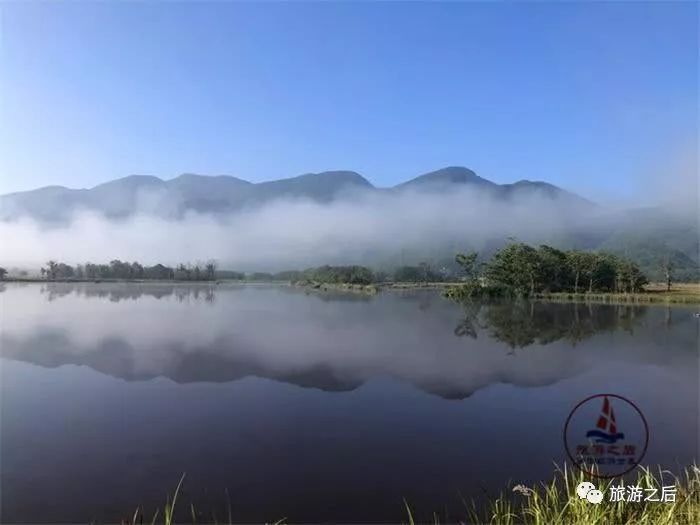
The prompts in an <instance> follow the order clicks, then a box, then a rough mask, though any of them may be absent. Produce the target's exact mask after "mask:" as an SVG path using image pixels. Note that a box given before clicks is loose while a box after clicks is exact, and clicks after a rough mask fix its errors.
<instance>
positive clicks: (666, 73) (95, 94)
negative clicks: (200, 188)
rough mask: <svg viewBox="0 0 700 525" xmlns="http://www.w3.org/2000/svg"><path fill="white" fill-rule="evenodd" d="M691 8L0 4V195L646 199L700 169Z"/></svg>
mask: <svg viewBox="0 0 700 525" xmlns="http://www.w3.org/2000/svg"><path fill="white" fill-rule="evenodd" d="M697 46H698V4H697V3H695V2H665V3H664V2H659V3H653V2H616V3H572V2H556V3H545V2H537V3H517V4H514V3H494V2H482V3H399V2H386V3H376V2H372V3H293V4H289V3H229V2H214V3H205V2H198V3H194V2H190V3H188V2H178V3H174V2H111V3H82V2H52V3H48V2H32V1H27V2H4V1H3V2H0V122H1V124H0V193H7V192H12V191H21V190H28V189H33V188H37V187H41V186H46V185H55V184H58V185H63V186H68V187H74V188H82V187H92V186H94V185H97V184H99V183H102V182H105V181H108V180H111V179H114V178H118V177H123V176H126V175H129V174H150V175H156V176H159V177H161V178H164V179H168V178H172V177H175V176H177V175H179V174H181V173H184V172H189V173H201V174H230V175H235V176H238V177H241V178H244V179H247V180H250V181H263V180H270V179H278V178H284V177H290V176H295V175H299V174H302V173H308V172H318V171H324V170H330V169H349V170H355V171H358V172H359V173H361V174H363V175H364V176H365V177H367V178H368V179H369V180H370V181H371V182H373V183H374V184H375V185H377V186H391V185H394V184H397V183H399V182H401V181H404V180H407V179H409V178H411V177H414V176H416V175H418V174H421V173H425V172H427V171H431V170H434V169H438V168H440V167H444V166H449V165H463V166H467V167H470V168H472V169H474V170H475V171H476V172H477V173H478V174H480V175H481V176H483V177H486V178H488V179H491V180H493V181H495V182H499V183H506V182H514V181H516V180H520V179H530V180H545V181H548V182H551V183H553V184H557V185H559V186H562V187H564V188H567V189H570V190H573V191H577V192H579V193H581V194H583V195H585V196H588V197H594V198H595V197H596V196H599V197H601V198H608V199H609V198H620V199H634V198H636V196H638V195H640V191H643V190H642V189H643V188H645V187H646V188H648V187H651V186H655V182H659V181H662V180H663V179H664V178H665V177H669V176H670V175H671V172H672V171H674V170H686V171H689V172H691V173H692V175H693V176H695V175H696V173H697V147H698V53H697V49H698V47H697Z"/></svg>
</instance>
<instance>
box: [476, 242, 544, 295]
mask: <svg viewBox="0 0 700 525" xmlns="http://www.w3.org/2000/svg"><path fill="white" fill-rule="evenodd" d="M539 262H540V261H539V257H538V254H537V250H535V249H534V248H533V247H532V246H528V245H527V244H524V243H513V244H509V245H508V246H506V247H505V248H502V249H501V250H499V251H497V252H496V253H495V254H494V256H493V258H492V259H491V261H490V262H489V264H488V265H487V267H486V272H487V273H486V275H487V278H488V280H489V281H490V282H491V284H492V285H495V286H497V287H503V288H506V289H508V290H509V291H510V292H511V293H513V294H514V295H528V294H529V295H534V293H535V291H536V289H537V286H538V284H539V283H538V276H539V275H538V272H539V269H540V264H539Z"/></svg>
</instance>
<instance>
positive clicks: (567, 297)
mask: <svg viewBox="0 0 700 525" xmlns="http://www.w3.org/2000/svg"><path fill="white" fill-rule="evenodd" d="M483 290H484V293H483V295H484V296H485V297H492V298H493V297H500V295H498V294H496V295H495V296H493V295H489V292H490V290H489V289H488V288H483ZM445 296H446V297H448V298H450V299H454V300H457V301H459V300H465V299H470V298H473V299H478V298H480V297H482V294H481V292H480V289H479V288H478V287H477V288H476V289H475V288H474V286H473V285H472V286H471V287H470V286H469V285H465V284H457V285H453V286H448V287H446V288H445ZM531 297H532V298H534V299H538V300H541V301H553V302H580V303H609V304H620V303H630V304H649V303H657V304H700V284H698V283H678V284H674V285H673V286H672V287H671V290H670V291H669V290H667V289H666V285H664V284H660V283H652V284H648V285H646V286H645V287H644V290H643V291H640V292H637V293H613V292H582V293H572V292H557V293H535V294H534V295H532V296H531Z"/></svg>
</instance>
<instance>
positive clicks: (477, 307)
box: [454, 301, 672, 349]
mask: <svg viewBox="0 0 700 525" xmlns="http://www.w3.org/2000/svg"><path fill="white" fill-rule="evenodd" d="M462 307H463V309H464V318H463V319H462V320H461V321H460V322H459V323H458V324H457V327H456V328H455V330H454V333H455V335H457V336H458V337H470V338H472V339H476V338H477V336H478V331H479V330H487V331H488V334H489V336H490V337H492V338H494V339H496V340H498V341H502V342H504V343H506V344H507V345H508V346H509V347H510V348H511V349H515V348H525V347H527V346H531V345H533V344H539V345H547V344H550V343H553V342H555V341H559V340H564V341H567V342H569V343H571V345H573V346H575V345H576V344H577V343H580V342H581V341H583V340H584V339H588V338H589V337H592V336H593V335H594V334H596V333H599V332H603V331H615V330H623V331H626V332H628V333H630V334H633V333H634V327H635V324H638V323H640V322H641V321H642V320H643V319H644V317H645V316H646V314H647V310H648V307H647V306H640V305H622V304H619V305H605V306H595V305H593V304H591V303H588V304H581V303H542V302H534V301H509V302H495V303H491V304H487V305H486V304H482V303H472V302H470V303H465V304H463V305H462ZM671 318H672V317H671V308H670V307H666V308H665V316H664V320H665V325H666V326H667V327H670V325H671Z"/></svg>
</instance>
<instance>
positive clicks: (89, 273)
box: [40, 259, 217, 281]
mask: <svg viewBox="0 0 700 525" xmlns="http://www.w3.org/2000/svg"><path fill="white" fill-rule="evenodd" d="M40 273H41V276H42V277H43V278H45V279H46V280H48V281H54V280H57V279H59V280H64V279H138V280H141V279H143V280H177V281H213V280H215V279H216V278H217V270H216V262H215V261H208V262H206V263H196V264H179V265H177V266H176V267H174V268H173V267H170V266H165V265H163V264H156V265H154V266H144V265H142V264H141V263H138V262H136V261H134V262H131V263H130V262H127V261H120V260H119V259H114V260H113V261H110V263H109V264H94V263H91V262H87V263H85V264H78V265H76V266H71V265H70V264H66V263H64V262H58V261H54V260H51V261H48V262H47V263H46V264H45V265H44V266H43V267H42V268H41V270H40Z"/></svg>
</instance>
